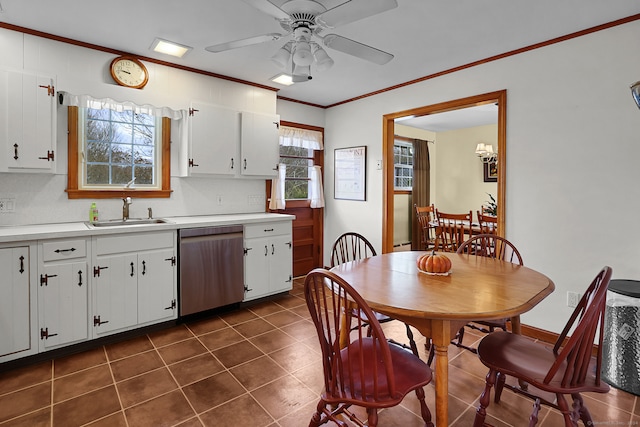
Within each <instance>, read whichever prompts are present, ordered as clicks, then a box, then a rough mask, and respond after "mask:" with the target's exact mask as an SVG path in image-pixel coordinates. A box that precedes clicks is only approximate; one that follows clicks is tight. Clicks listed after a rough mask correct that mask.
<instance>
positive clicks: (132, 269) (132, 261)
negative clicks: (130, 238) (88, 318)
mask: <svg viewBox="0 0 640 427" xmlns="http://www.w3.org/2000/svg"><path fill="white" fill-rule="evenodd" d="M96 262H97V265H96V266H94V267H93V268H94V272H93V283H94V287H93V291H94V312H93V325H94V331H95V333H96V334H97V335H100V334H103V333H106V332H111V331H115V330H118V329H123V328H128V327H131V326H133V325H135V324H136V323H138V257H137V256H136V255H135V254H133V255H107V256H100V257H97V259H96Z"/></svg>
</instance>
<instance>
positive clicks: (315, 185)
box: [309, 166, 324, 208]
mask: <svg viewBox="0 0 640 427" xmlns="http://www.w3.org/2000/svg"><path fill="white" fill-rule="evenodd" d="M309 177H310V178H311V183H310V184H309V199H311V207H312V208H323V207H324V191H323V189H322V173H321V172H320V166H311V167H310V168H309Z"/></svg>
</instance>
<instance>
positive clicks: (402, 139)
mask: <svg viewBox="0 0 640 427" xmlns="http://www.w3.org/2000/svg"><path fill="white" fill-rule="evenodd" d="M393 139H399V140H400V141H405V142H413V141H415V140H416V139H418V140H420V141H427V142H428V143H429V144H435V141H430V140H428V139H421V138H409V137H406V136H400V135H393Z"/></svg>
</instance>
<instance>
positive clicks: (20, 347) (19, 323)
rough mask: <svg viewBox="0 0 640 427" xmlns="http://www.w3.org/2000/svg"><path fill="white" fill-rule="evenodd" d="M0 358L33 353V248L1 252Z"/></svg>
mask: <svg viewBox="0 0 640 427" xmlns="http://www.w3.org/2000/svg"><path fill="white" fill-rule="evenodd" d="M0 271H2V276H3V277H2V280H0V293H1V295H2V297H1V298H0V319H1V320H2V321H1V322H0V356H4V355H6V354H11V353H17V352H19V351H24V350H29V348H30V346H31V345H30V341H31V340H30V333H29V329H30V322H29V313H30V311H29V310H30V307H29V248H28V247H26V246H25V247H18V248H7V249H0Z"/></svg>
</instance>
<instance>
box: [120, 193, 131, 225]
mask: <svg viewBox="0 0 640 427" xmlns="http://www.w3.org/2000/svg"><path fill="white" fill-rule="evenodd" d="M122 201H123V202H124V205H122V220H123V221H126V220H128V219H129V205H130V204H131V203H133V202H132V201H131V197H124V198H123V199H122Z"/></svg>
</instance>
